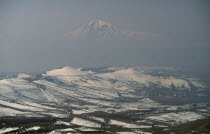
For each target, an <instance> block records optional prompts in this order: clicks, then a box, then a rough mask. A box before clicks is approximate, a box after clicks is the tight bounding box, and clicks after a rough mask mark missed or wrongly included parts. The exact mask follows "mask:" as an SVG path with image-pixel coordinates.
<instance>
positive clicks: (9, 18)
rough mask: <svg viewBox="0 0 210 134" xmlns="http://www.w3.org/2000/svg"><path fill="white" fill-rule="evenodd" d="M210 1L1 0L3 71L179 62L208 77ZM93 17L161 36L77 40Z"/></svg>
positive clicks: (1, 66) (168, 64) (0, 28)
mask: <svg viewBox="0 0 210 134" xmlns="http://www.w3.org/2000/svg"><path fill="white" fill-rule="evenodd" d="M209 5H210V2H209V1H208V0H185V1H183V0H176V1H172V0H153V1H152V0H103V1H102V0H86V1H84V0H1V1H0V72H39V71H45V70H49V69H53V68H57V67H62V66H67V65H68V66H72V67H101V66H177V67H185V68H188V69H190V70H194V71H195V72H198V73H200V74H206V76H207V75H208V76H209V74H210V73H209V68H210V63H209V57H210V38H209V35H210V30H209V29H210V27H209V24H210V17H209ZM92 19H100V20H104V21H107V22H110V23H111V24H112V25H113V26H115V27H116V28H118V29H120V30H126V31H130V32H150V33H158V34H160V35H161V38H158V39H156V38H154V39H153V38H149V39H122V40H115V39H112V40H97V39H95V40H94V39H93V40H78V39H77V40H75V39H73V38H72V37H71V36H70V34H69V33H70V32H72V31H74V30H75V29H77V28H79V27H81V26H84V25H86V24H88V23H89V21H90V20H92Z"/></svg>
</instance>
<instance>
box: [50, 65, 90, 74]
mask: <svg viewBox="0 0 210 134" xmlns="http://www.w3.org/2000/svg"><path fill="white" fill-rule="evenodd" d="M85 74H86V73H85V72H82V71H80V70H79V69H74V68H72V67H69V66H66V67H63V68H61V69H55V70H51V71H48V72H46V75H48V76H60V75H62V76H66V75H85Z"/></svg>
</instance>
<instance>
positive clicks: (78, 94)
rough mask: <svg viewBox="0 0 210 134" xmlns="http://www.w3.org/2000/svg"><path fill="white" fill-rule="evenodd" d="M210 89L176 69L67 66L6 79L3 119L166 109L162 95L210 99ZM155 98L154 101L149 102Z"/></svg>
mask: <svg viewBox="0 0 210 134" xmlns="http://www.w3.org/2000/svg"><path fill="white" fill-rule="evenodd" d="M207 88H208V85H207V84H206V83H205V82H202V81H201V80H199V79H198V78H191V77H188V76H186V75H183V74H179V73H178V72H177V70H176V69H173V68H146V67H142V68H140V67H138V68H124V67H119V68H118V67H113V68H90V69H88V68H83V69H74V68H72V67H63V68H60V69H54V70H51V71H47V72H46V73H43V74H42V75H31V76H30V75H19V76H18V78H9V79H3V80H0V116H8V115H9V116H54V117H66V116H68V115H69V114H83V113H91V112H96V111H103V112H109V113H110V112H111V113H115V112H122V111H129V110H139V109H151V108H166V107H168V105H164V104H160V103H158V102H156V101H154V100H152V99H153V98H154V97H158V96H162V97H164V96H172V97H183V96H189V95H191V96H202V97H205V96H208V94H206V91H207ZM149 98H150V99H149Z"/></svg>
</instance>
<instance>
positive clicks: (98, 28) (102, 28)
mask: <svg viewBox="0 0 210 134" xmlns="http://www.w3.org/2000/svg"><path fill="white" fill-rule="evenodd" d="M116 33H117V30H116V28H115V27H114V26H113V25H112V24H111V23H109V22H105V21H102V20H91V21H90V22H89V23H88V24H87V25H85V26H84V27H81V28H79V29H77V30H76V31H74V32H73V35H76V36H81V35H82V36H88V37H112V36H113V35H116Z"/></svg>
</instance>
